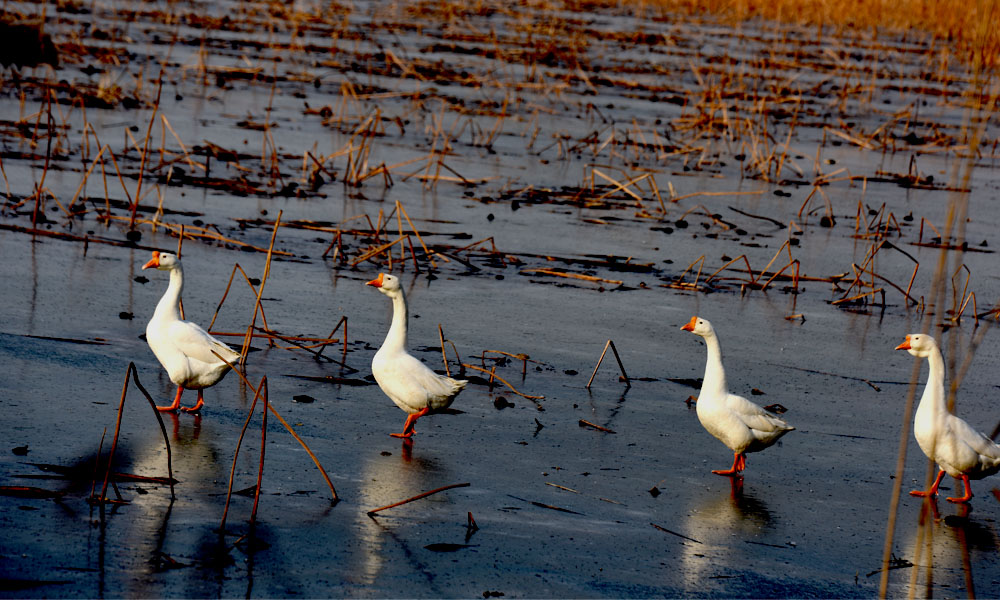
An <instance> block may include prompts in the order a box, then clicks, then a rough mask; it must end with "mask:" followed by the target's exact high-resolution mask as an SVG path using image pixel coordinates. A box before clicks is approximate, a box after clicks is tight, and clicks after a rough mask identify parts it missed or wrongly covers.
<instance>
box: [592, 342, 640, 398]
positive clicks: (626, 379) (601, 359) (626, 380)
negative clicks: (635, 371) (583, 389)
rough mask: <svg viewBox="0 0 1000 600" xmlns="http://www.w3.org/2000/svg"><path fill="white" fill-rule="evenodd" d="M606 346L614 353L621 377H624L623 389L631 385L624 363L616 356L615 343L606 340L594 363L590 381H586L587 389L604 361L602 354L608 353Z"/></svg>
mask: <svg viewBox="0 0 1000 600" xmlns="http://www.w3.org/2000/svg"><path fill="white" fill-rule="evenodd" d="M608 348H611V351H612V352H613V353H614V355H615V360H617V361H618V368H619V369H621V372H622V378H623V379H625V389H628V388H630V387H632V382H631V381H630V380H629V378H628V373H626V372H625V365H623V364H622V359H621V357H620V356H618V349H617V348H615V343H614V342H612V341H611V340H608V343H606V344H604V351H603V352H601V358H599V359H597V364H596V365H594V372H593V373H591V375H590V381H588V382H587V389H588V390H589V389H590V384H592V383H594V377H595V376H596V375H597V369H599V368H601V363H602V362H604V355H605V354H607V353H608Z"/></svg>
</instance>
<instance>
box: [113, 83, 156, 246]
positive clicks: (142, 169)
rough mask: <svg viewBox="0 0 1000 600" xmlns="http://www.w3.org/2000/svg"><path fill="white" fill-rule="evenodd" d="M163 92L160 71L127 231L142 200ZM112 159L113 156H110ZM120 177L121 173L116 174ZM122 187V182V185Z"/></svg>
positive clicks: (131, 225)
mask: <svg viewBox="0 0 1000 600" xmlns="http://www.w3.org/2000/svg"><path fill="white" fill-rule="evenodd" d="M162 91H163V71H162V70H161V71H160V76H159V78H157V88H156V101H155V102H154V103H153V113H152V114H151V115H149V126H148V127H147V128H146V140H145V142H143V148H142V159H141V160H140V162H139V177H138V178H139V181H138V182H137V183H136V184H135V200H134V201H133V202H132V210H131V213H132V214H131V220H130V221H129V229H130V230H132V229H135V213H136V210H138V209H139V199H140V198H142V195H141V192H142V179H143V173H144V172H145V170H146V155H147V154H148V152H149V140H150V138H151V137H152V133H153V123H155V122H156V113H157V111H159V110H160V93H161V92H162ZM111 156H112V157H114V154H113V153H112V154H111ZM115 168H118V164H117V162H116V163H115ZM118 176H119V177H121V173H120V172H119V174H118ZM122 187H124V182H123V183H122Z"/></svg>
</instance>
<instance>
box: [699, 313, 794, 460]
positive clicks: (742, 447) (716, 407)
mask: <svg viewBox="0 0 1000 600" xmlns="http://www.w3.org/2000/svg"><path fill="white" fill-rule="evenodd" d="M697 321H700V323H699V324H698V325H697V326H693V325H692V327H693V329H694V330H693V333H695V334H697V335H700V336H701V337H702V339H704V340H705V347H706V349H707V351H708V358H707V360H706V362H705V378H704V380H702V385H701V392H699V394H698V403H697V404H696V412H697V413H698V420H699V421H700V422H701V425H702V427H704V428H705V429H706V430H707V431H708V432H709V433H711V434H712V435H714V436H715V437H716V438H717V439H718V440H719V441H720V442H722V443H723V444H725V445H726V446H727V447H729V449H730V450H732V451H733V452H735V453H737V454H743V453H747V452H759V451H761V450H763V449H764V448H767V447H768V446H771V445H773V444H774V443H775V442H777V441H778V440H779V439H780V438H781V436H783V435H785V434H786V433H788V432H789V431H792V430H794V429H795V428H794V427H792V426H791V425H789V424H788V423H786V422H785V421H783V420H782V419H780V418H778V417H777V416H775V415H773V414H771V413H769V412H767V411H766V410H764V409H763V408H761V407H760V406H758V405H757V404H754V403H753V402H751V401H749V400H747V399H746V398H743V397H742V396H737V395H735V394H730V393H729V389H728V385H727V384H726V372H725V369H723V367H722V349H721V348H720V346H719V339H718V337H717V336H716V334H715V330H714V329H713V328H712V326H711V323H709V322H708V321H705V320H704V319H700V320H697Z"/></svg>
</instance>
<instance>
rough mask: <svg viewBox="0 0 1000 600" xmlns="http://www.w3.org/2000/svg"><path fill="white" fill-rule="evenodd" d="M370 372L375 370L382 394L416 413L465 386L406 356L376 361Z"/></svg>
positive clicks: (401, 354)
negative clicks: (377, 363)
mask: <svg viewBox="0 0 1000 600" xmlns="http://www.w3.org/2000/svg"><path fill="white" fill-rule="evenodd" d="M373 370H374V371H376V373H375V374H376V378H377V380H378V383H379V386H380V387H381V388H382V390H383V391H384V392H385V393H386V395H388V396H389V397H390V398H394V399H398V400H401V401H403V403H405V404H406V405H407V406H410V407H412V408H414V409H416V410H420V409H421V408H423V407H424V406H426V405H428V404H430V405H431V406H433V405H434V404H435V402H436V401H440V400H445V399H447V398H450V397H452V396H454V395H455V394H457V393H458V392H459V391H460V390H461V389H462V388H463V387H465V383H466V382H464V381H457V380H454V379H451V378H450V377H444V376H442V375H438V374H437V373H435V372H434V371H432V370H431V369H429V368H428V367H427V365H425V364H424V363H422V362H420V361H419V360H418V359H416V358H414V357H413V356H411V355H409V354H406V353H400V354H397V355H396V356H394V357H393V358H392V359H391V360H387V361H384V362H380V364H379V365H378V367H377V368H376V369H373Z"/></svg>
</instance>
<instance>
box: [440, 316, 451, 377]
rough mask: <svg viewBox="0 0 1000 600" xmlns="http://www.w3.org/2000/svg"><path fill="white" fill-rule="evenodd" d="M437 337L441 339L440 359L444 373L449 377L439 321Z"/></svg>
mask: <svg viewBox="0 0 1000 600" xmlns="http://www.w3.org/2000/svg"><path fill="white" fill-rule="evenodd" d="M438 339H439V340H441V360H442V361H443V362H444V372H445V375H447V376H448V377H451V369H449V368H448V354H447V353H446V352H445V349H444V329H442V328H441V324H440V323H438Z"/></svg>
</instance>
